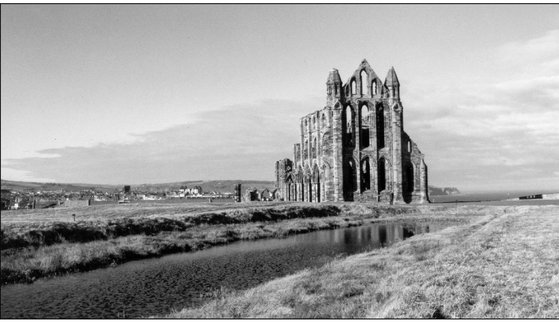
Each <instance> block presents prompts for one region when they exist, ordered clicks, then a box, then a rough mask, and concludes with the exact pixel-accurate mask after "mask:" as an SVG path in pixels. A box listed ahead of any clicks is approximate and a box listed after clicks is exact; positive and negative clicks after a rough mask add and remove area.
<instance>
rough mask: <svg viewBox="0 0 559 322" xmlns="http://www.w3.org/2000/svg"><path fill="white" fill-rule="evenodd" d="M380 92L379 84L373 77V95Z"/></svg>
mask: <svg viewBox="0 0 559 322" xmlns="http://www.w3.org/2000/svg"><path fill="white" fill-rule="evenodd" d="M377 94H378V84H377V81H376V79H373V81H372V82H371V96H374V95H377Z"/></svg>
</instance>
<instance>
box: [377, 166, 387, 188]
mask: <svg viewBox="0 0 559 322" xmlns="http://www.w3.org/2000/svg"><path fill="white" fill-rule="evenodd" d="M377 182H378V192H379V193H380V192H381V191H383V190H385V189H386V161H385V160H384V158H380V160H379V161H378V165H377Z"/></svg>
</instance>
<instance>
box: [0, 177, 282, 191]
mask: <svg viewBox="0 0 559 322" xmlns="http://www.w3.org/2000/svg"><path fill="white" fill-rule="evenodd" d="M238 183H240V184H241V185H242V187H241V188H242V190H243V191H244V190H246V189H247V188H251V187H253V188H256V189H259V190H262V189H264V188H268V189H273V188H274V185H275V183H274V182H273V181H258V180H209V181H203V180H196V181H180V182H170V183H154V184H150V183H147V184H140V185H131V189H132V191H134V190H138V191H163V190H166V189H168V190H174V189H179V188H180V187H182V186H186V187H188V188H191V187H194V186H201V187H202V190H203V191H219V192H233V191H234V190H235V185H236V184H238ZM123 186H124V185H104V184H87V183H52V182H23V181H10V180H2V190H16V191H30V192H34V191H60V190H65V191H67V192H69V191H80V190H84V189H95V190H101V191H107V192H112V191H114V190H115V189H117V190H122V189H123Z"/></svg>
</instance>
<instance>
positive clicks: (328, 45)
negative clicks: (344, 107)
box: [1, 4, 559, 191]
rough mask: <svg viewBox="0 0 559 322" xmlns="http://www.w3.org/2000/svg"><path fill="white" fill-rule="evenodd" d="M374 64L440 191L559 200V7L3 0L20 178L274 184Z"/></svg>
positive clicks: (10, 164) (4, 60)
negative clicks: (331, 81) (333, 74)
mask: <svg viewBox="0 0 559 322" xmlns="http://www.w3.org/2000/svg"><path fill="white" fill-rule="evenodd" d="M364 58H365V59H367V61H368V62H369V64H370V65H371V67H372V68H373V69H374V70H375V72H376V73H377V74H378V75H379V77H381V78H382V79H384V77H385V76H386V73H387V71H388V69H389V68H390V67H391V66H394V68H395V70H396V73H397V74H398V78H399V80H400V83H401V89H400V91H401V98H402V103H403V106H404V129H405V131H406V132H407V133H408V134H409V135H410V136H411V138H412V139H413V140H414V141H415V142H416V143H417V144H418V146H419V148H420V150H421V151H422V152H423V153H424V154H425V161H426V163H427V165H428V167H429V184H432V185H435V186H454V187H458V188H459V189H460V190H463V191H497V190H529V189H545V190H550V189H551V190H553V189H555V190H558V191H559V162H558V160H559V125H558V124H559V5H293V4H291V5H248V4H245V5H6V4H3V5H2V11H1V93H2V94H1V162H2V163H1V167H2V169H1V171H2V179H4V180H22V181H47V182H60V183H61V182H71V183H104V184H140V183H161V182H177V181H186V180H219V179H223V180H227V179H229V180H235V179H253V180H274V177H275V175H274V166H275V161H276V160H279V159H283V158H285V157H289V158H293V156H292V154H293V144H294V143H297V142H298V139H299V128H298V126H299V120H300V117H302V116H304V115H307V114H308V113H311V112H313V111H315V110H318V109H321V108H323V107H324V105H325V103H326V85H325V82H326V79H327V76H328V72H329V71H330V70H331V69H332V68H337V69H338V70H339V71H340V74H341V76H342V79H343V80H344V81H345V80H346V79H347V78H348V77H349V76H350V75H351V74H352V73H353V71H354V70H355V69H356V68H357V67H358V65H359V64H360V62H361V61H362V60H363V59H364Z"/></svg>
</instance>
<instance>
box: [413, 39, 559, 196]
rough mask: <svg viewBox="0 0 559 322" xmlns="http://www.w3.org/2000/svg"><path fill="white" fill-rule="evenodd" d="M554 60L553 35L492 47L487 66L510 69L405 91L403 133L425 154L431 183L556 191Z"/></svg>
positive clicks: (558, 85)
mask: <svg viewBox="0 0 559 322" xmlns="http://www.w3.org/2000/svg"><path fill="white" fill-rule="evenodd" d="M557 57H559V30H553V31H550V32H547V33H546V34H545V35H543V36H541V37H538V38H534V39H531V40H527V41H524V42H514V43H509V44H505V45H503V46H501V47H498V48H496V49H495V52H494V57H493V59H494V61H493V62H492V65H495V66H496V68H497V69H498V70H509V72H506V73H503V74H501V75H500V77H495V76H496V75H477V78H476V79H459V81H457V82H455V83H453V85H452V86H438V87H437V90H436V91H432V92H430V93H422V92H420V91H415V92H414V89H409V90H410V91H411V92H412V93H410V97H411V98H412V100H410V101H408V102H409V104H407V105H405V110H404V111H405V113H406V119H405V121H406V130H407V131H408V134H410V136H411V137H412V138H416V141H418V144H419V146H420V148H421V149H422V151H423V152H424V153H425V154H426V158H427V162H428V164H429V169H430V170H431V171H430V176H431V177H430V182H431V183H437V184H439V185H457V186H460V187H463V188H465V189H482V188H487V187H491V188H492V189H507V188H509V189H512V188H517V189H520V188H530V189H538V188H541V189H559V184H558V183H557V182H555V181H556V180H555V181H554V180H551V179H550V178H552V177H553V175H552V174H553V173H555V172H557V170H558V169H559V166H558V165H557V164H558V162H557V160H559V149H557V148H556V147H557V146H559V126H558V125H557V120H559V76H557V75H558V71H559V69H557V67H559V62H558V59H557ZM518 66H520V67H519V68H516V67H518ZM513 67H514V68H513ZM489 72H492V71H487V73H489ZM484 76H487V77H484ZM490 76H491V77H490ZM479 79H486V80H487V81H484V82H480V81H479ZM489 80H490V81H489ZM456 84H458V85H456ZM406 106H409V107H407V108H406Z"/></svg>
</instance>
